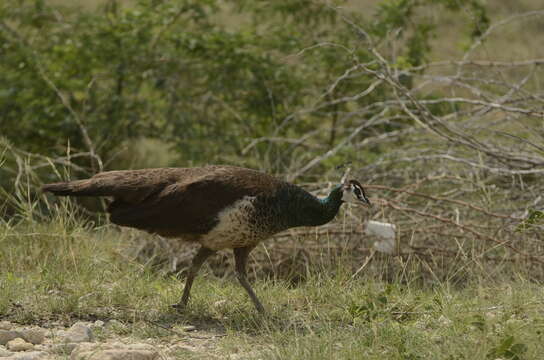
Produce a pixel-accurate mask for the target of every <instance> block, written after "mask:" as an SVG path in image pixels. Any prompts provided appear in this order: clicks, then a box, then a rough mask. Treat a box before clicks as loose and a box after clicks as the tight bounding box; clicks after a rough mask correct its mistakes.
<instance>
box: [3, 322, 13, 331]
mask: <svg viewBox="0 0 544 360" xmlns="http://www.w3.org/2000/svg"><path fill="white" fill-rule="evenodd" d="M12 327H13V324H12V323H10V322H9V321H6V320H3V321H0V329H2V330H11V328H12Z"/></svg>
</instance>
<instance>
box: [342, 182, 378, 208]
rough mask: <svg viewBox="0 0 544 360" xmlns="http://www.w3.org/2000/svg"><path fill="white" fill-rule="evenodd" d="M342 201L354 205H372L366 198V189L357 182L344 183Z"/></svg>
mask: <svg viewBox="0 0 544 360" xmlns="http://www.w3.org/2000/svg"><path fill="white" fill-rule="evenodd" d="M342 201H343V202H346V203H352V204H363V205H367V206H371V205H372V204H371V203H370V200H368V198H367V197H366V193H365V189H364V188H363V186H362V185H361V183H360V182H358V181H357V180H345V181H343V182H342Z"/></svg>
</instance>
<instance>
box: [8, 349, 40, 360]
mask: <svg viewBox="0 0 544 360" xmlns="http://www.w3.org/2000/svg"><path fill="white" fill-rule="evenodd" d="M48 359H50V358H49V357H48V355H47V353H46V352H43V351H29V352H24V353H18V354H13V355H12V356H9V357H6V358H2V360H48Z"/></svg>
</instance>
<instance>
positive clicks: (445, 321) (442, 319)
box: [438, 315, 453, 326]
mask: <svg viewBox="0 0 544 360" xmlns="http://www.w3.org/2000/svg"><path fill="white" fill-rule="evenodd" d="M438 322H439V323H440V324H442V325H444V326H450V325H451V324H452V323H453V321H451V320H450V319H448V318H447V317H445V316H444V315H440V317H439V318H438Z"/></svg>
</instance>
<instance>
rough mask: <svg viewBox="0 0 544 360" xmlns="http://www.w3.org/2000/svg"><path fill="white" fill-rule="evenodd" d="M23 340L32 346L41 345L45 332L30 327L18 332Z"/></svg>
mask: <svg viewBox="0 0 544 360" xmlns="http://www.w3.org/2000/svg"><path fill="white" fill-rule="evenodd" d="M20 333H21V335H22V336H23V339H25V340H26V341H28V342H29V343H32V344H34V345H36V344H41V343H43V342H44V340H45V330H44V329H42V328H39V327H32V328H27V329H23V330H21V331H20Z"/></svg>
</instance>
